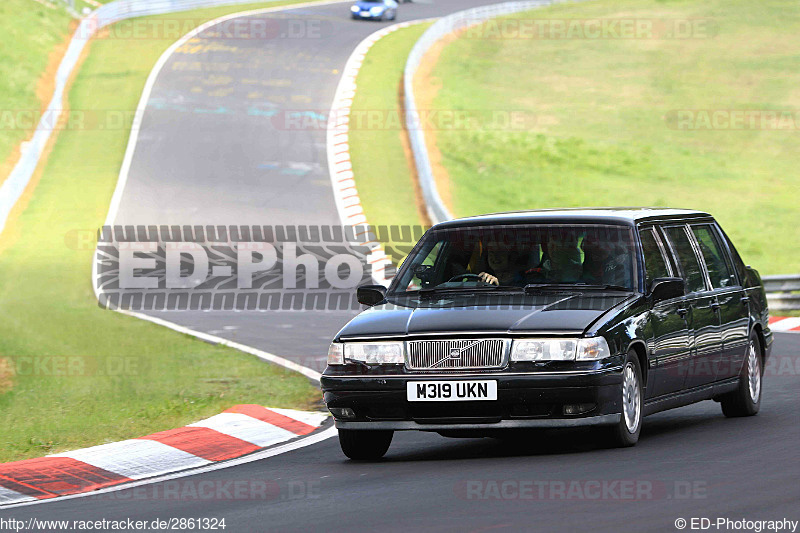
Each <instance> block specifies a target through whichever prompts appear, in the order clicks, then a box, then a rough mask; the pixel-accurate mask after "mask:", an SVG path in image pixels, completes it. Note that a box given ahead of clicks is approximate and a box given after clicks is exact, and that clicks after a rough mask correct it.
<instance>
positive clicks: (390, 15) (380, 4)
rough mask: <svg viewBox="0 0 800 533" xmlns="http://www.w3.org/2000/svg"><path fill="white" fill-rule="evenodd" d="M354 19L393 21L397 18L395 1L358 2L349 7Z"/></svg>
mask: <svg viewBox="0 0 800 533" xmlns="http://www.w3.org/2000/svg"><path fill="white" fill-rule="evenodd" d="M350 13H351V14H352V16H353V18H354V19H372V20H394V19H396V18H397V2H395V0H358V1H357V2H356V3H355V4H353V5H352V6H351V7H350Z"/></svg>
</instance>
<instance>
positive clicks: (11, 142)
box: [0, 0, 72, 181]
mask: <svg viewBox="0 0 800 533" xmlns="http://www.w3.org/2000/svg"><path fill="white" fill-rule="evenodd" d="M71 21H72V17H71V16H70V15H69V14H68V13H67V12H66V11H65V10H63V9H49V8H47V7H45V6H43V5H41V4H39V3H37V2H34V1H33V0H3V1H2V2H0V113H3V114H5V113H8V115H7V116H6V117H5V118H4V120H3V121H0V181H2V180H3V179H4V178H5V173H7V172H8V171H10V170H11V167H10V166H7V165H3V163H4V162H6V160H7V159H8V157H9V156H10V155H11V153H12V150H14V148H15V147H16V146H17V145H18V144H19V143H20V142H22V140H24V139H25V138H26V137H27V136H28V135H30V133H32V131H30V130H25V129H23V126H24V125H20V124H19V123H18V122H17V121H16V120H14V119H15V118H16V117H19V115H18V114H17V112H18V111H37V112H38V111H39V109H40V108H41V106H42V102H40V101H39V100H38V99H37V95H36V85H37V83H38V82H39V79H40V78H41V77H42V75H43V74H44V71H45V69H46V68H47V65H48V59H49V57H50V53H51V51H52V50H53V49H54V48H55V46H56V45H58V44H59V43H62V42H63V41H64V40H65V39H66V38H67V35H68V33H69V31H70V22H71ZM45 105H46V102H45Z"/></svg>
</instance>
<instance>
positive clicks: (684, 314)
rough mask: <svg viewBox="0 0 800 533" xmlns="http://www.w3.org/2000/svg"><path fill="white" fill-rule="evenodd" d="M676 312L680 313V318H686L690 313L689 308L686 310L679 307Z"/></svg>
mask: <svg viewBox="0 0 800 533" xmlns="http://www.w3.org/2000/svg"><path fill="white" fill-rule="evenodd" d="M675 312H676V313H678V316H680V317H681V318H683V317H685V316H686V314H687V313H688V312H689V310H688V309H687V308H685V307H679V308H677V309H676V310H675Z"/></svg>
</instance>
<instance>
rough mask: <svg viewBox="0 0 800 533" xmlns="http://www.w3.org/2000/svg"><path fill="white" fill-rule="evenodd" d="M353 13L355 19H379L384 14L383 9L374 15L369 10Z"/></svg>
mask: <svg viewBox="0 0 800 533" xmlns="http://www.w3.org/2000/svg"><path fill="white" fill-rule="evenodd" d="M351 13H352V14H353V18H354V19H378V18H381V17H382V16H383V13H384V12H383V11H381V12H380V13H378V14H377V15H373V14H372V13H370V12H369V11H351Z"/></svg>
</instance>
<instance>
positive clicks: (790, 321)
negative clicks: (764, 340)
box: [769, 316, 800, 333]
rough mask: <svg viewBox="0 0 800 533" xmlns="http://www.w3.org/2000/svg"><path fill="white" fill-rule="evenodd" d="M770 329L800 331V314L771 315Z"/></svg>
mask: <svg viewBox="0 0 800 533" xmlns="http://www.w3.org/2000/svg"><path fill="white" fill-rule="evenodd" d="M769 329H771V330H772V331H780V332H789V333H800V316H793V317H783V316H771V317H769Z"/></svg>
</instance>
